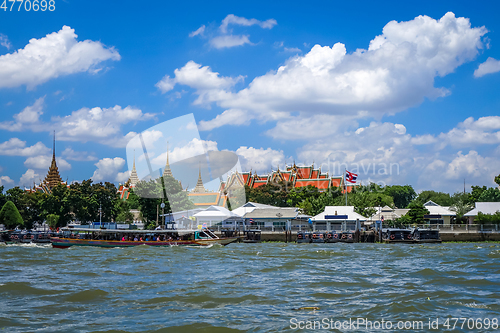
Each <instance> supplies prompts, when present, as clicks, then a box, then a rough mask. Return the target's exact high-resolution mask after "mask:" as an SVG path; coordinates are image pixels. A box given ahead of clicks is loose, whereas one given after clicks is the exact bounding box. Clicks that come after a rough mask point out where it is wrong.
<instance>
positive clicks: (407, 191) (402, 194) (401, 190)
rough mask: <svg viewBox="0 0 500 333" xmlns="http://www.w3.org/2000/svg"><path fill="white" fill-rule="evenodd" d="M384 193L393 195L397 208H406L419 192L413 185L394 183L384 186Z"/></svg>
mask: <svg viewBox="0 0 500 333" xmlns="http://www.w3.org/2000/svg"><path fill="white" fill-rule="evenodd" d="M383 192H384V194H386V195H389V196H391V197H392V199H393V201H394V205H395V206H396V207H397V208H406V207H408V205H409V204H410V202H412V201H413V200H414V199H415V198H416V197H417V193H416V192H415V190H414V189H413V187H412V186H411V185H404V186H401V185H392V186H386V187H385V188H384V191H383Z"/></svg>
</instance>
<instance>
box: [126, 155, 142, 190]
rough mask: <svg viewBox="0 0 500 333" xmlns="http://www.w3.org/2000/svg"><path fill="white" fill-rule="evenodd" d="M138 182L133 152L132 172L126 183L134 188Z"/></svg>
mask: <svg viewBox="0 0 500 333" xmlns="http://www.w3.org/2000/svg"><path fill="white" fill-rule="evenodd" d="M138 182H139V177H138V176H137V170H136V169H135V151H134V165H133V166H132V171H131V172H130V178H129V179H128V183H129V185H130V186H131V187H134V186H135V185H137V183H138Z"/></svg>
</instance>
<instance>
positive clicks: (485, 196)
mask: <svg viewBox="0 0 500 333" xmlns="http://www.w3.org/2000/svg"><path fill="white" fill-rule="evenodd" d="M477 201H479V202H500V190H498V189H497V188H495V187H490V188H488V189H486V190H484V191H483V192H482V193H481V196H480V197H479V199H478V200H477Z"/></svg>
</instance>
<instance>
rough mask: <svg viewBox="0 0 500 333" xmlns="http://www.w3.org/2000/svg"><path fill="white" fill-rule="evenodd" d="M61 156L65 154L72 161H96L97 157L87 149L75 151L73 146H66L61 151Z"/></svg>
mask: <svg viewBox="0 0 500 333" xmlns="http://www.w3.org/2000/svg"><path fill="white" fill-rule="evenodd" d="M61 156H64V157H65V158H66V159H67V160H70V161H95V160H97V157H95V156H94V155H92V154H89V153H88V152H86V151H78V152H77V151H74V150H73V149H71V148H66V149H64V151H63V152H62V153H61Z"/></svg>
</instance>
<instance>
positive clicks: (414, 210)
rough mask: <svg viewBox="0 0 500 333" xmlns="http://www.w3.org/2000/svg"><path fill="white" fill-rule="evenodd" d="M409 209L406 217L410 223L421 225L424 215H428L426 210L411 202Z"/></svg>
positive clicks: (417, 203) (422, 206)
mask: <svg viewBox="0 0 500 333" xmlns="http://www.w3.org/2000/svg"><path fill="white" fill-rule="evenodd" d="M408 208H409V209H410V210H409V211H408V213H406V215H407V216H408V217H409V218H410V221H411V223H415V224H422V223H424V215H426V214H429V211H428V210H427V208H425V207H424V205H423V204H421V203H419V202H418V201H413V202H411V203H410V204H409V205H408Z"/></svg>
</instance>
